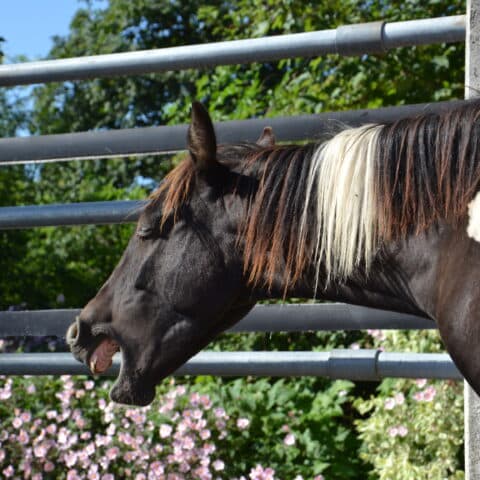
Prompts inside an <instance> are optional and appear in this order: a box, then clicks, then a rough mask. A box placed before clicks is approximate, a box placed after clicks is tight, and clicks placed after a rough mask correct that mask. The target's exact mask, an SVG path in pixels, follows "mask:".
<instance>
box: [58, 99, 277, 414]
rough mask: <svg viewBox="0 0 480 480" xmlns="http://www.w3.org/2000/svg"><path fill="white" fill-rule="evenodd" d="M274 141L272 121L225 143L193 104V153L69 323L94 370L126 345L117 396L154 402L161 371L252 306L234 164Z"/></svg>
mask: <svg viewBox="0 0 480 480" xmlns="http://www.w3.org/2000/svg"><path fill="white" fill-rule="evenodd" d="M273 143H274V136H273V132H272V131H271V129H269V128H266V129H265V130H264V132H263V134H262V135H261V137H260V138H259V140H258V143H257V144H245V145H243V146H241V147H239V148H237V149H230V150H228V152H225V151H223V152H222V149H221V148H220V149H218V148H217V144H216V139H215V132H214V129H213V126H212V122H211V120H210V117H209V115H208V113H207V112H206V110H205V109H204V108H203V107H202V106H201V105H200V104H199V103H194V104H193V107H192V120H191V125H190V127H189V130H188V151H189V155H188V158H186V159H185V160H184V162H183V163H182V164H181V165H180V166H179V167H177V169H176V170H175V171H174V172H173V173H172V175H170V176H169V177H167V178H166V179H165V180H164V183H163V184H162V185H161V187H160V188H159V189H158V191H157V192H155V193H154V194H153V195H152V196H151V198H150V200H149V202H148V204H147V205H146V207H145V208H144V210H143V212H142V214H141V216H140V219H139V221H138V225H137V228H136V232H135V234H134V235H133V236H132V238H131V239H130V241H129V244H128V246H127V248H126V250H125V252H124V254H123V257H122V258H121V260H120V262H119V264H118V265H117V267H116V268H115V270H114V271H113V273H112V274H111V276H110V278H109V279H108V280H107V281H106V283H105V284H104V285H103V287H102V288H101V289H100V291H99V292H98V294H97V295H96V296H95V297H94V298H93V299H92V300H91V301H90V302H89V303H88V304H87V305H86V307H85V308H84V309H83V310H82V312H81V313H80V315H79V317H78V318H77V319H76V321H75V323H74V324H72V325H71V326H70V328H69V330H68V334H67V339H68V342H69V344H70V347H71V350H72V352H73V354H74V356H75V357H76V358H77V359H78V360H80V361H81V362H84V363H85V364H87V365H88V366H89V367H90V369H91V371H92V373H94V374H96V373H102V372H104V371H105V370H106V369H107V368H108V367H109V366H110V364H111V358H112V355H113V354H114V353H115V352H116V351H118V350H120V351H121V354H122V366H121V371H120V375H119V377H118V379H117V381H116V383H115V385H114V387H113V388H112V391H111V398H112V399H113V400H114V401H116V402H119V403H125V404H137V405H146V404H148V403H150V402H151V401H152V399H153V398H154V391H155V385H156V384H158V383H159V382H160V380H161V379H162V378H164V377H166V376H167V375H169V374H171V373H172V372H173V371H175V370H176V369H177V368H178V367H179V366H180V365H182V364H183V363H184V362H185V361H187V360H188V359H189V358H190V357H191V356H192V355H194V354H195V353H197V352H198V351H199V350H200V349H201V348H203V347H204V346H205V345H207V344H208V343H209V342H210V341H211V340H212V339H213V338H214V337H215V336H216V335H217V334H218V333H220V332H221V331H223V330H225V328H227V327H228V326H229V325H231V324H234V323H236V322H237V321H238V320H240V318H242V317H243V316H244V315H245V314H246V313H247V312H248V311H249V310H250V309H251V308H252V306H253V304H254V303H255V300H253V299H252V298H251V292H250V289H249V288H248V286H247V282H246V281H245V278H244V274H243V264H242V254H241V249H242V246H241V245H240V244H239V242H238V238H237V231H238V224H239V219H240V218H241V216H242V214H243V211H244V208H245V206H244V203H245V201H246V197H245V192H243V190H244V189H245V188H250V187H248V186H247V185H244V183H248V182H243V183H242V178H241V176H242V175H241V174H240V173H238V172H236V171H235V168H233V167H232V168H230V167H229V166H227V165H235V163H239V162H241V161H242V160H243V157H244V155H245V153H246V152H255V151H257V150H259V149H260V148H266V147H268V146H272V145H273ZM227 154H228V156H229V158H228V159H226V158H225V157H226V155H227ZM219 160H221V161H219ZM227 160H228V162H227Z"/></svg>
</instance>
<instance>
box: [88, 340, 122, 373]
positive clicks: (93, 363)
mask: <svg viewBox="0 0 480 480" xmlns="http://www.w3.org/2000/svg"><path fill="white" fill-rule="evenodd" d="M119 351H120V345H119V344H118V342H116V341H115V340H113V339H112V338H109V337H106V338H105V337H104V338H103V339H102V340H101V341H100V343H99V344H98V345H97V346H96V347H95V348H94V349H93V350H92V351H91V352H90V354H89V355H88V360H87V365H88V367H89V368H90V371H91V372H92V374H93V375H100V374H102V373H105V372H106V371H107V370H108V369H109V368H110V367H111V366H112V363H113V356H114V355H115V353H117V352H119Z"/></svg>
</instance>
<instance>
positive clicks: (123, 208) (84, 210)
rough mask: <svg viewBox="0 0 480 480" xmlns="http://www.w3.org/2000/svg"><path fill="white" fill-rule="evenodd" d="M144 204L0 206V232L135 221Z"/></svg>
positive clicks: (131, 201) (119, 201)
mask: <svg viewBox="0 0 480 480" xmlns="http://www.w3.org/2000/svg"><path fill="white" fill-rule="evenodd" d="M143 206H144V202H141V201H136V200H124V201H121V200H117V201H113V202H82V203H67V204H51V205H27V206H22V207H0V230H7V229H12V228H17V229H18V228H30V227H48V226H52V225H55V226H65V225H86V224H93V225H101V224H110V223H131V222H136V221H137V220H138V217H139V215H140V212H141V210H142V208H143Z"/></svg>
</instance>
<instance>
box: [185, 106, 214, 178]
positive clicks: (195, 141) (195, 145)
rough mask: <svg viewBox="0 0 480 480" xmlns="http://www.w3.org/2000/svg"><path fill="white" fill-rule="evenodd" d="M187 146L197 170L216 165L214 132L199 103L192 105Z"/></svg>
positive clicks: (208, 117)
mask: <svg viewBox="0 0 480 480" xmlns="http://www.w3.org/2000/svg"><path fill="white" fill-rule="evenodd" d="M187 145H188V150H189V152H190V155H191V156H192V159H193V161H194V162H195V165H196V167H197V169H198V170H200V171H203V170H208V169H209V168H211V167H213V166H214V165H216V163H217V160H216V154H217V141H216V139H215V130H214V129H213V124H212V120H211V119H210V115H209V114H208V112H207V110H206V109H205V107H204V106H203V105H202V104H201V103H199V102H193V103H192V121H191V123H190V126H189V127H188V134H187Z"/></svg>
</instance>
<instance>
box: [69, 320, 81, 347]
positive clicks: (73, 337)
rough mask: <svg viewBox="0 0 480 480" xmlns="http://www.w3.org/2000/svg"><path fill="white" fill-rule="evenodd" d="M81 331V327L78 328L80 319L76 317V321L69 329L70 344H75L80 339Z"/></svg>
mask: <svg viewBox="0 0 480 480" xmlns="http://www.w3.org/2000/svg"><path fill="white" fill-rule="evenodd" d="M79 333H80V329H79V328H78V319H76V321H75V323H72V324H71V325H70V327H68V330H67V342H68V343H70V344H74V343H76V342H77V340H78V335H79Z"/></svg>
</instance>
